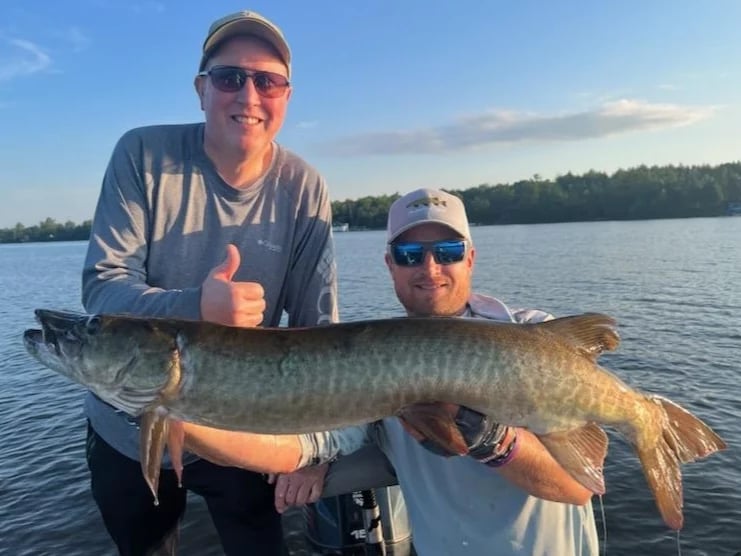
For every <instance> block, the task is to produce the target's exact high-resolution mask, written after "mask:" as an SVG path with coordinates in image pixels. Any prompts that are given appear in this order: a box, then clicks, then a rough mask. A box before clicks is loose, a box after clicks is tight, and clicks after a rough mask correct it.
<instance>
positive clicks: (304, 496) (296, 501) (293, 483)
mask: <svg viewBox="0 0 741 556" xmlns="http://www.w3.org/2000/svg"><path fill="white" fill-rule="evenodd" d="M328 468H329V464H328V463H323V464H321V465H312V466H311V467H304V468H303V469H299V470H298V471H294V472H293V473H288V474H281V475H277V476H276V475H274V474H271V475H270V476H269V478H268V481H269V482H271V483H273V482H274V483H275V509H276V510H277V511H278V513H280V514H282V513H283V512H284V511H286V510H287V509H288V508H289V507H291V506H302V505H303V504H309V503H311V502H316V501H317V500H319V498H320V496H321V495H322V490H323V489H324V477H325V476H326V475H327V469H328Z"/></svg>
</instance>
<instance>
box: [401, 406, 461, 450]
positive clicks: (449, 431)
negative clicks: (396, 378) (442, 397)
mask: <svg viewBox="0 0 741 556" xmlns="http://www.w3.org/2000/svg"><path fill="white" fill-rule="evenodd" d="M397 416H398V417H399V418H400V419H401V422H402V424H403V425H404V428H405V429H406V430H407V431H408V432H409V433H410V434H412V436H414V437H415V438H417V440H420V441H422V440H425V439H426V440H429V441H432V442H434V443H435V444H437V445H438V446H439V447H441V448H443V449H444V450H446V451H447V452H448V454H447V455H449V456H456V455H457V456H463V455H465V454H467V453H468V444H467V443H466V441H465V439H464V438H463V435H462V434H461V431H460V429H459V428H458V425H456V423H455V418H454V417H453V415H451V414H450V412H449V411H448V409H447V406H446V405H445V404H442V403H416V404H412V405H408V406H406V407H402V408H401V409H400V410H399V411H398V412H397ZM410 427H411V429H412V430H410ZM415 432H416V433H418V434H414V433H415ZM418 435H420V436H422V437H423V438H420V437H419V436H418Z"/></svg>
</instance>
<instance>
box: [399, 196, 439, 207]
mask: <svg viewBox="0 0 741 556" xmlns="http://www.w3.org/2000/svg"><path fill="white" fill-rule="evenodd" d="M429 206H436V207H447V206H448V202H447V201H443V200H442V199H440V197H422V198H421V199H417V200H415V201H412V202H411V203H409V204H408V205H407V208H408V209H411V208H415V209H417V208H422V207H429Z"/></svg>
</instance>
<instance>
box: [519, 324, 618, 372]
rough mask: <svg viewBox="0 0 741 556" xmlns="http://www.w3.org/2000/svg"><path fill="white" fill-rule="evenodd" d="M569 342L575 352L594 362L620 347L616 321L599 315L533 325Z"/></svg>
mask: <svg viewBox="0 0 741 556" xmlns="http://www.w3.org/2000/svg"><path fill="white" fill-rule="evenodd" d="M533 326H537V327H539V328H541V329H543V330H548V331H549V332H551V333H553V334H556V335H557V336H559V337H560V339H561V340H562V341H563V340H566V341H567V342H569V343H570V344H571V345H572V346H573V347H574V348H575V349H576V350H578V351H579V352H581V353H583V354H584V355H586V356H588V357H589V358H591V359H593V360H596V359H597V357H599V356H600V354H602V353H603V352H605V351H614V350H615V349H617V347H618V345H620V335H619V334H618V332H617V321H615V319H613V318H612V317H608V316H607V315H602V314H600V313H586V314H584V315H575V316H572V317H562V318H559V319H554V320H549V321H545V322H540V323H537V324H534V325H533Z"/></svg>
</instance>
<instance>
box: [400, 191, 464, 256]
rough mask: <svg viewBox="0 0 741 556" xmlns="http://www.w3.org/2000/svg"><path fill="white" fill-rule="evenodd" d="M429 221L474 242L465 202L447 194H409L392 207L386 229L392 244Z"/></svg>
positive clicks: (436, 192)
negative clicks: (410, 230) (403, 234)
mask: <svg viewBox="0 0 741 556" xmlns="http://www.w3.org/2000/svg"><path fill="white" fill-rule="evenodd" d="M429 222H434V223H437V224H442V225H444V226H447V227H448V228H450V229H451V230H453V231H454V232H455V233H456V234H458V235H460V236H461V237H462V238H464V239H467V240H469V241H470V240H471V231H470V230H469V228H468V217H467V216H466V208H465V207H464V206H463V201H461V200H460V198H458V197H456V196H455V195H451V194H450V193H446V192H445V191H440V190H438V189H426V188H423V189H417V190H415V191H412V192H411V193H407V194H406V195H404V196H403V197H401V198H399V199H397V200H396V201H394V202H393V204H392V205H391V208H390V209H389V216H388V224H387V226H386V231H387V232H388V242H389V243H391V242H392V241H394V240H395V239H396V238H397V237H399V236H400V235H401V234H402V233H404V232H406V231H407V230H409V229H411V228H414V227H415V226H419V225H420V224H426V223H429Z"/></svg>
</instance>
